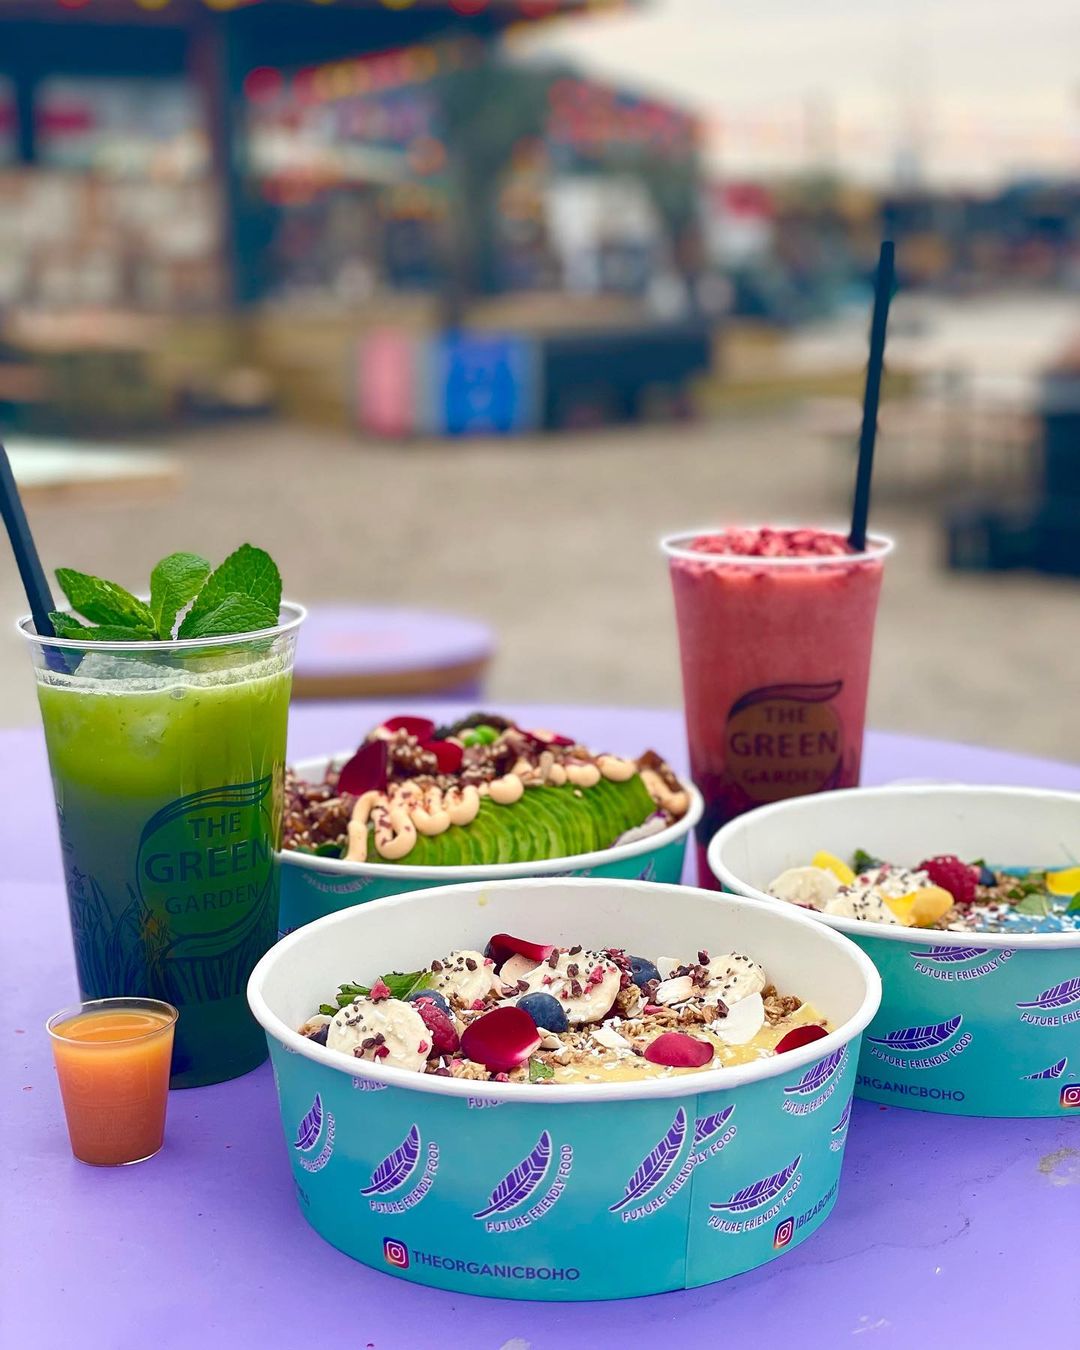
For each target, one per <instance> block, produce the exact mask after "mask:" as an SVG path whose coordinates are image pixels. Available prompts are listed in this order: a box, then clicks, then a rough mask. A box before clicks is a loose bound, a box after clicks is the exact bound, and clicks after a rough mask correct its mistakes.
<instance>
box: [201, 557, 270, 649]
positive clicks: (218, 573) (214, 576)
mask: <svg viewBox="0 0 1080 1350" xmlns="http://www.w3.org/2000/svg"><path fill="white" fill-rule="evenodd" d="M232 595H244V596H247V597H248V598H249V599H251V600H254V601H256V602H257V603H258V604H260V605H262V606H263V607H264V609H266V610H270V611H271V612H272V613H273V616H274V618H273V622H272V623H271V624H270V625H265V624H261V625H259V626H260V627H267V626H269V627H271V628H272V627H273V626H274V624H276V623H277V621H278V611H279V610H280V608H281V574H280V573H279V572H278V570H277V566H276V565H275V563H274V560H273V558H271V556H270V554H269V553H267V552H265V551H264V550H263V549H261V548H255V547H254V546H253V545H252V544H241V545H240V547H239V548H238V549H237V550H236V552H235V553H230V554H229V556H228V557H227V558H226V559H225V561H224V562H223V563H222V564H221V566H220V567H217V568H215V569H214V571H213V572H211V573H210V576H209V578H208V579H207V581H206V584H205V585H204V586H203V588H202V590H201V591H200V592H199V594H198V595H197V596H196V597H195V603H194V604H193V605H192V607H191V609H190V611H189V612H188V614H187V617H186V618H185V619H184V622H183V623H182V624H181V625H180V636H181V637H194V636H198V635H197V634H195V633H191V632H185V629H186V628H187V627H188V625H189V624H190V625H197V624H198V623H199V622H200V620H201V618H202V616H203V615H207V614H210V613H211V612H212V611H213V610H215V609H217V608H218V607H219V606H220V605H221V604H222V603H223V602H224V601H225V600H227V599H228V598H229V597H230V596H232ZM229 631H230V632H233V633H236V632H241V633H243V632H250V631H251V629H250V627H247V628H239V629H237V628H233V629H230V630H229ZM213 632H214V633H215V635H218V633H219V630H217V629H214V630H213Z"/></svg>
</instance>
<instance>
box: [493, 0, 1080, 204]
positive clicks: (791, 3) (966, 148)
mask: <svg viewBox="0 0 1080 1350" xmlns="http://www.w3.org/2000/svg"><path fill="white" fill-rule="evenodd" d="M519 44H520V47H521V49H522V50H523V51H525V52H528V53H543V54H554V55H557V56H562V57H567V58H569V59H570V60H572V61H573V62H574V63H575V64H577V65H578V66H579V67H580V68H582V69H583V70H585V71H586V72H588V73H589V74H592V75H596V76H598V77H606V78H609V79H612V80H615V81H617V82H620V83H623V84H625V85H627V86H629V87H632V88H635V89H639V90H641V91H643V92H650V91H651V92H653V93H656V94H658V95H660V96H663V97H666V98H674V99H676V100H678V101H680V102H682V103H684V104H686V105H688V106H690V107H692V108H694V109H696V111H697V112H698V113H699V114H700V115H701V116H702V117H703V118H704V119H705V124H706V129H707V131H706V134H707V142H706V144H707V150H708V154H709V157H710V159H711V160H712V162H713V163H714V164H716V165H717V166H720V167H722V168H723V169H724V170H725V171H726V172H729V173H742V172H756V171H770V170H772V171H785V170H790V169H792V168H800V167H805V166H806V165H808V164H809V165H813V166H815V167H823V168H839V169H840V170H842V171H844V172H846V173H847V174H848V175H849V176H852V177H855V178H858V179H863V180H867V181H878V182H880V181H887V180H889V179H891V178H894V177H895V176H896V175H897V173H898V172H903V173H904V174H906V175H907V176H909V177H910V176H915V177H917V178H921V179H924V180H926V181H929V182H948V183H958V184H970V185H979V184H991V183H994V182H999V181H1002V180H1005V179H1009V178H1015V177H1023V176H1031V175H1034V174H1039V173H1051V174H1055V175H1057V176H1060V175H1062V174H1069V173H1071V174H1072V175H1073V176H1078V177H1080V0H651V2H650V0H645V2H644V3H642V4H640V5H638V6H630V7H628V8H626V9H624V10H623V11H622V12H607V13H603V12H601V13H598V14H596V15H595V16H588V17H578V18H574V19H567V20H562V21H559V22H557V23H553V24H550V25H547V26H545V27H544V28H543V29H541V30H534V31H533V32H532V33H531V34H529V35H527V36H525V37H523V38H521V39H519Z"/></svg>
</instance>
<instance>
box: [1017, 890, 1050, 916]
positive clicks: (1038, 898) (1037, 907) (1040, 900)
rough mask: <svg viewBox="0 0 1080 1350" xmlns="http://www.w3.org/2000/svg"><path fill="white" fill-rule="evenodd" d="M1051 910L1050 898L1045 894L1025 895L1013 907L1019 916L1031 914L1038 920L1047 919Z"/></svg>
mask: <svg viewBox="0 0 1080 1350" xmlns="http://www.w3.org/2000/svg"><path fill="white" fill-rule="evenodd" d="M1051 908H1052V906H1051V903H1050V897H1049V896H1048V895H1043V894H1037V895H1030V894H1029V895H1025V896H1024V898H1023V899H1022V900H1020V901H1019V902H1018V903H1017V904H1015V905H1014V906H1013V909H1015V910H1016V912H1017V914H1030V915H1033V916H1034V917H1035V918H1038V919H1045V918H1046V916H1047V915H1048V914H1049V913H1050V911H1051Z"/></svg>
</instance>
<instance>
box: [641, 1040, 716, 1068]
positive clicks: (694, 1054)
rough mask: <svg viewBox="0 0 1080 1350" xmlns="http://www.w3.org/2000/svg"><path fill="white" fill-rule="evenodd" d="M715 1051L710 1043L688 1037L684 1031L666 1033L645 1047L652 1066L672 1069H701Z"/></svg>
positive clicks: (646, 1056) (646, 1055)
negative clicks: (661, 1065) (660, 1065)
mask: <svg viewBox="0 0 1080 1350" xmlns="http://www.w3.org/2000/svg"><path fill="white" fill-rule="evenodd" d="M714 1053H715V1051H714V1050H713V1047H712V1046H711V1045H710V1044H709V1043H708V1041H699V1040H698V1038H697V1037H696V1036H687V1035H686V1034H685V1033H684V1032H682V1031H665V1032H663V1033H662V1034H661V1035H659V1036H657V1038H656V1040H655V1041H651V1042H650V1043H649V1044H648V1045H647V1046H646V1047H645V1058H646V1059H647V1060H648V1061H649V1063H650V1064H666V1065H667V1066H668V1067H669V1068H671V1069H700V1068H703V1067H704V1066H705V1065H706V1064H708V1062H709V1061H710V1060H711V1059H712V1057H713V1055H714Z"/></svg>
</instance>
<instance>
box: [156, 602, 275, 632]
mask: <svg viewBox="0 0 1080 1350" xmlns="http://www.w3.org/2000/svg"><path fill="white" fill-rule="evenodd" d="M201 598H202V597H201V595H200V597H199V599H200V600H201ZM277 621H278V611H277V610H276V609H269V608H268V607H267V606H266V605H264V604H261V603H260V602H259V601H258V600H253V599H252V598H251V596H250V595H243V594H241V593H240V592H239V591H234V592H233V593H231V594H229V595H226V596H225V597H224V598H223V599H222V601H221V603H220V604H218V605H215V606H214V607H213V608H212V609H209V610H207V609H201V608H199V600H196V602H195V604H194V605H193V606H192V608H191V609H190V610H189V611H188V613H187V614H186V615H185V617H184V621H183V623H182V624H181V625H180V628H179V631H178V633H177V637H181V638H206V637H230V636H232V635H233V634H234V633H254V632H257V631H258V630H259V629H262V628H273V627H274V626H275V625H276V623H277Z"/></svg>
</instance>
